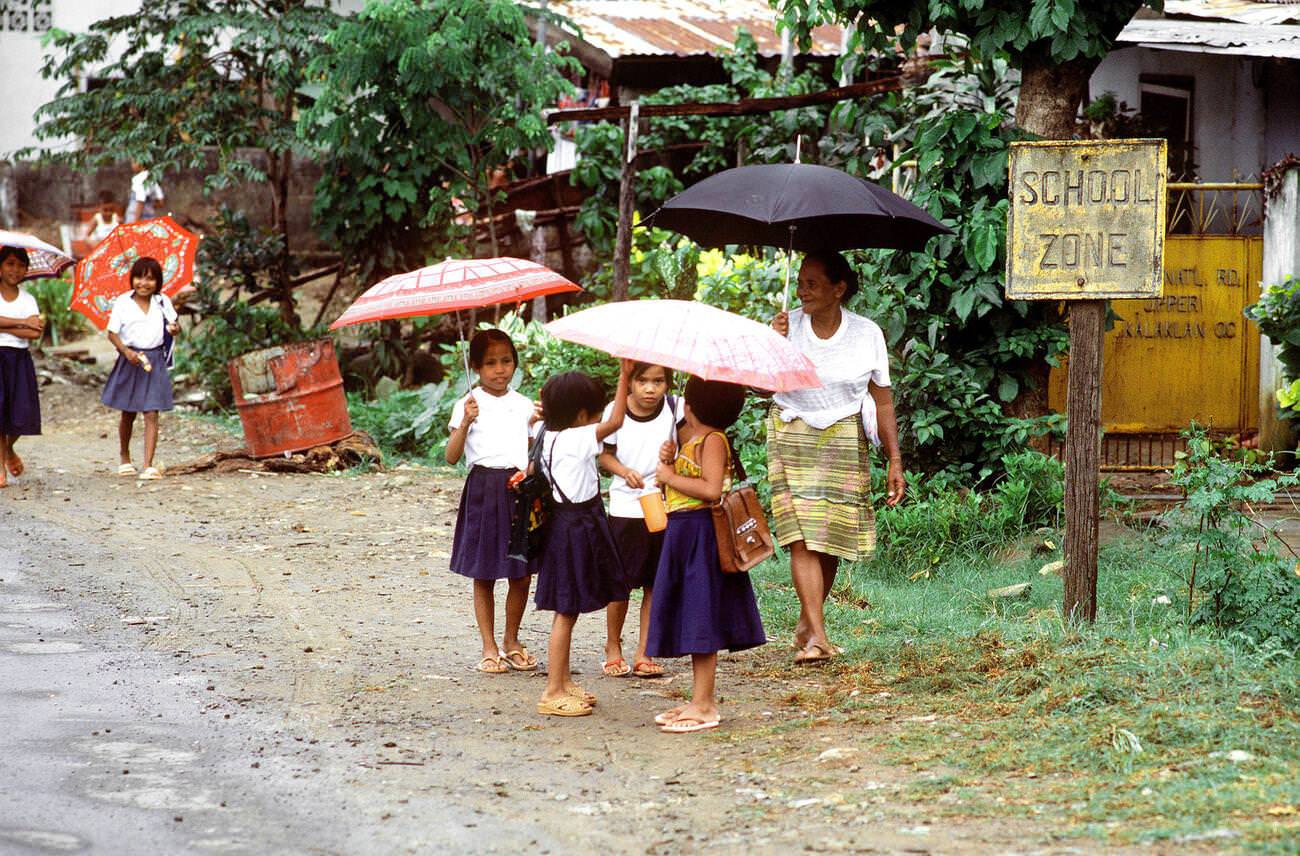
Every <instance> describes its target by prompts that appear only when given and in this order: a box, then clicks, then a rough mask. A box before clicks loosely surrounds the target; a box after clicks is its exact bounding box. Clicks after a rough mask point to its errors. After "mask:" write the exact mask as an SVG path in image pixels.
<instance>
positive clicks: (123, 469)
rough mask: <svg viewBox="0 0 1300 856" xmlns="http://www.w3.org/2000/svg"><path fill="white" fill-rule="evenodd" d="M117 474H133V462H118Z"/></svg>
mask: <svg viewBox="0 0 1300 856" xmlns="http://www.w3.org/2000/svg"><path fill="white" fill-rule="evenodd" d="M117 474H118V475H119V476H133V475H135V464H119V465H118V468H117Z"/></svg>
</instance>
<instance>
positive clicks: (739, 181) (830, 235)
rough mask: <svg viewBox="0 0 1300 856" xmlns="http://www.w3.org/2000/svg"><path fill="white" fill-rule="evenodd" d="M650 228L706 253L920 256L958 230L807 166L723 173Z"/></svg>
mask: <svg viewBox="0 0 1300 856" xmlns="http://www.w3.org/2000/svg"><path fill="white" fill-rule="evenodd" d="M645 223H646V225H653V226H658V227H660V228H664V229H672V230H673V231H675V232H680V233H681V234H683V235H686V236H687V237H688V238H690V239H692V240H693V241H695V242H696V243H697V244H700V245H701V246H705V247H725V246H727V245H729V244H759V245H762V246H768V247H781V248H785V249H787V250H789V251H794V250H800V251H802V252H816V251H829V250H848V249H855V248H866V247H881V248H887V249H898V250H920V249H922V248H924V247H925V244H926V241H928V240H929V239H930V238H932V237H933V236H935V235H939V234H943V233H946V232H951V231H952V230H951V229H949V228H948V227H947V226H945V225H943V224H942V223H940V222H939V221H938V220H936V219H934V218H933V217H931V216H930V215H929V214H928V213H926V212H925V211H923V210H922V209H920V208H918V207H917V206H915V205H913V204H912V203H911V202H908V201H907V200H906V199H904V198H903V197H901V196H898V195H897V194H895V193H891V192H890V191H888V190H885V189H884V188H883V187H880V186H878V185H875V184H872V183H871V182H869V181H865V180H863V179H861V178H857V177H856V176H852V175H849V174H848V173H846V172H842V171H840V170H838V169H831V168H830V167H827V166H819V165H817V164H808V163H791V164H759V165H755V166H741V167H736V168H735V169H728V170H724V171H722V172H720V173H718V174H716V175H712V176H710V177H708V178H706V179H704V180H703V181H701V182H698V183H697V184H694V185H692V186H690V187H688V188H687V189H686V190H684V191H682V192H681V193H679V194H677V195H676V196H674V197H673V198H672V199H669V200H668V201H667V202H665V203H664V204H663V207H662V208H660V209H659V210H658V211H656V212H655V213H654V214H652V215H650V216H649V217H648V218H646V221H645ZM786 273H787V275H786V292H787V294H786V302H787V303H788V302H789V271H788V270H787V272H786Z"/></svg>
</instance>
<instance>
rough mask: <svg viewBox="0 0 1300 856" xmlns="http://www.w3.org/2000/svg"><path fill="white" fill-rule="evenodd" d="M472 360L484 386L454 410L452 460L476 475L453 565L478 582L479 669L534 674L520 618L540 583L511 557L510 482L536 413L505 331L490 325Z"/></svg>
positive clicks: (523, 459) (463, 503)
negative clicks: (501, 602) (517, 379)
mask: <svg viewBox="0 0 1300 856" xmlns="http://www.w3.org/2000/svg"><path fill="white" fill-rule="evenodd" d="M469 362H470V366H471V367H473V369H474V371H475V372H477V373H478V383H479V385H478V386H477V387H476V388H475V389H472V390H470V393H469V394H468V395H466V396H465V397H464V398H462V399H461V400H460V401H458V402H456V404H455V406H454V407H453V408H452V411H451V422H450V428H451V436H450V437H449V438H448V439H447V463H449V464H454V463H456V462H457V461H459V460H460V459H461V456H462V454H463V455H464V457H465V462H466V463H467V464H468V465H469V468H470V469H469V476H468V477H466V479H465V489H464V490H463V491H462V492H461V495H460V510H459V511H458V512H457V513H456V535H455V538H454V540H453V541H452V547H451V569H452V570H453V571H455V572H456V573H458V574H460V575H462V576H466V577H469V578H470V579H472V580H473V581H474V620H475V621H477V622H478V632H479V636H481V637H482V640H483V659H481V660H480V661H479V664H478V670H479V671H480V672H486V673H488V674H493V675H496V674H501V673H502V672H506V671H508V670H510V669H515V670H517V671H521V672H531V671H533V670H535V669H536V668H537V659H536V658H535V657H533V655H531V654H529V653H528V649H527V648H525V647H524V646H523V643H521V642H520V641H519V624H520V622H521V621H523V618H524V608H525V607H526V606H527V605H528V587H529V584H530V583H531V581H532V578H531V576H530V575H529V571H528V565H527V563H526V562H522V561H519V560H518V559H511V558H509V557H508V556H507V555H506V552H507V549H508V546H509V541H510V507H511V503H512V499H511V493H510V489H509V488H508V486H507V482H508V481H509V480H510V477H511V476H513V475H514V474H515V473H517V472H518V471H519V470H522V469H524V468H526V467H527V466H528V429H529V426H530V425H532V423H533V421H534V420H535V419H536V414H535V409H536V408H535V407H534V405H533V402H532V401H530V400H528V398H527V397H525V396H523V395H520V394H519V393H518V392H516V391H515V390H513V389H511V388H510V380H511V379H512V378H513V377H514V376H515V369H517V368H518V367H519V352H518V351H517V350H515V343H514V342H512V341H510V337H509V336H507V335H506V334H505V333H503V332H501V331H500V330H482V331H480V332H478V333H475V334H474V338H473V339H471V340H470V343H469ZM501 579H504V580H506V581H507V582H506V585H507V589H506V628H505V635H504V636H502V638H501V645H500V646H498V645H497V642H496V626H495V621H496V598H495V592H496V581H497V580H501Z"/></svg>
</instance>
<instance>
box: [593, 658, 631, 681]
mask: <svg viewBox="0 0 1300 856" xmlns="http://www.w3.org/2000/svg"><path fill="white" fill-rule="evenodd" d="M600 669H601V671H602V672H604V673H605V677H607V678H626V677H627V676H628V675H630V674H632V667H631V666H629V665H628V664H627V660H624V659H623V658H622V657H615V658H614V659H613V660H606V661H605V664H604V665H603V666H601V667H600Z"/></svg>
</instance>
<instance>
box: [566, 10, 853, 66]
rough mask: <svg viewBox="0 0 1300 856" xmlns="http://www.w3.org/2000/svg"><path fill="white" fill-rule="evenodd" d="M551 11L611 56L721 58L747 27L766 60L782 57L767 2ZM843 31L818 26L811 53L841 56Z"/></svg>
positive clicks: (779, 37)
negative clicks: (564, 18)
mask: <svg viewBox="0 0 1300 856" xmlns="http://www.w3.org/2000/svg"><path fill="white" fill-rule="evenodd" d="M547 7H548V8H549V9H550V10H551V11H553V12H557V13H559V14H561V15H563V16H565V17H566V18H569V19H570V20H572V21H573V22H574V23H575V24H577V25H578V27H579V28H581V30H582V40H583V41H584V42H587V43H588V44H590V45H591V46H593V47H596V48H599V49H600V50H603V51H604V52H605V53H607V54H609V55H610V56H611V57H614V58H617V57H622V56H633V55H652V56H653V55H673V54H675V55H678V56H691V55H697V54H717V53H720V52H722V51H724V50H726V49H727V48H730V47H731V46H732V45H733V44H734V43H735V40H736V31H737V30H739V29H741V28H742V27H743V28H744V29H746V30H748V31H749V33H750V35H752V36H753V37H754V40H755V41H756V42H757V43H758V49H759V52H760V53H762V54H765V55H769V56H771V55H775V54H779V53H781V36H780V34H779V33H778V32H777V30H776V20H777V16H776V11H775V10H774V9H773V8H772V7H771V6H770V5H769V4H768V3H767V2H766V0H727V2H726V3H719V2H717V0H552V2H550V3H548V4H547ZM840 38H841V30H840V28H839V27H818V28H817V29H816V30H814V31H813V34H812V50H811V51H810V53H812V54H815V55H820V56H834V55H837V54H838V53H839V52H840Z"/></svg>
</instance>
